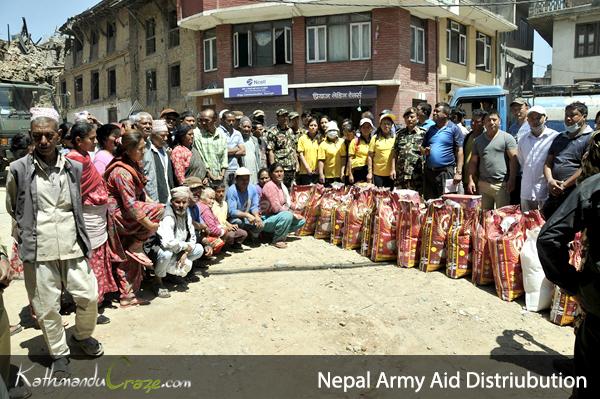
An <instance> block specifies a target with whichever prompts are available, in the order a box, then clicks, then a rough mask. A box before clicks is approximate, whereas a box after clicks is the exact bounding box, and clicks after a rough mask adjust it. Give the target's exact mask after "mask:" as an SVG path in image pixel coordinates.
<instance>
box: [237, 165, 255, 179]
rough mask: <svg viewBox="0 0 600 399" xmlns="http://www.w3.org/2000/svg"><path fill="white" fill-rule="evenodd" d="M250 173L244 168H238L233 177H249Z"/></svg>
mask: <svg viewBox="0 0 600 399" xmlns="http://www.w3.org/2000/svg"><path fill="white" fill-rule="evenodd" d="M251 174H252V173H251V172H250V169H248V168H245V167H243V166H242V167H240V168H238V169H237V170H236V171H235V177H238V176H250V175H251Z"/></svg>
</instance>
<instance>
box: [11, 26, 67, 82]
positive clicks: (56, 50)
mask: <svg viewBox="0 0 600 399" xmlns="http://www.w3.org/2000/svg"><path fill="white" fill-rule="evenodd" d="M64 56H65V36H63V35H61V34H59V33H55V34H54V35H53V36H51V37H50V38H49V39H48V40H46V41H44V42H43V43H39V44H36V43H34V42H33V41H32V40H31V35H29V33H28V32H27V27H26V25H25V24H24V25H23V29H22V30H21V33H20V34H19V35H17V36H16V37H14V38H13V40H11V41H10V42H8V41H5V40H0V80H11V81H25V82H32V83H34V82H35V83H44V82H45V83H48V84H51V85H53V86H54V85H55V84H56V82H57V79H58V76H59V75H60V73H61V72H62V70H63V68H64Z"/></svg>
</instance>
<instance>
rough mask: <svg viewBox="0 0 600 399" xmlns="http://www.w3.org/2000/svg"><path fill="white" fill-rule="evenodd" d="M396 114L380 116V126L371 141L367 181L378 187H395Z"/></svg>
mask: <svg viewBox="0 0 600 399" xmlns="http://www.w3.org/2000/svg"><path fill="white" fill-rule="evenodd" d="M395 119H396V118H395V116H394V114H391V113H385V114H383V115H381V116H380V117H379V128H377V132H375V136H373V138H371V142H370V143H369V156H368V158H367V165H368V167H369V173H368V174H367V181H368V182H369V183H373V184H375V185H376V186H377V187H389V188H390V189H392V190H393V189H394V180H393V179H392V178H391V177H390V175H391V174H392V157H391V154H392V149H393V148H394V137H392V126H394V120H395Z"/></svg>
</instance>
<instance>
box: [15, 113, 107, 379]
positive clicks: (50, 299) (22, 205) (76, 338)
mask: <svg viewBox="0 0 600 399" xmlns="http://www.w3.org/2000/svg"><path fill="white" fill-rule="evenodd" d="M30 112H31V115H32V116H31V131H30V134H31V138H32V141H33V143H34V151H33V153H32V154H29V155H27V156H25V157H23V158H21V159H19V160H17V161H14V162H13V163H11V164H10V170H9V172H8V177H7V183H6V207H7V210H8V213H9V214H10V215H11V216H12V217H13V219H15V221H16V223H17V231H18V235H19V242H20V246H19V255H20V257H21V260H22V261H23V265H24V274H25V288H26V290H27V295H28V297H29V300H30V302H31V304H32V306H33V309H34V311H35V314H36V316H37V319H38V322H39V325H40V328H41V330H42V333H43V334H44V339H45V341H46V344H47V345H48V352H49V353H50V355H51V356H52V357H53V359H54V362H53V370H54V373H55V374H56V375H60V374H62V375H63V376H68V375H69V354H70V352H69V347H68V346H67V339H66V334H65V329H64V327H63V323H62V318H61V315H60V313H59V311H60V298H61V291H62V289H63V288H64V289H65V290H66V291H68V292H69V293H71V295H72V296H73V299H74V300H75V303H76V305H77V315H76V317H75V328H74V331H73V342H74V343H75V344H77V345H78V346H79V347H80V348H81V349H82V350H83V352H84V353H85V354H87V355H89V356H100V355H102V354H103V353H104V350H103V348H102V345H101V344H100V343H99V342H98V341H97V340H95V339H94V338H92V336H91V335H92V333H93V332H94V328H95V326H96V318H97V316H98V303H97V298H98V287H97V282H96V277H95V276H94V273H93V271H92V269H91V268H90V266H89V265H88V262H87V259H86V258H88V257H89V255H90V249H91V246H90V242H89V239H88V235H87V232H86V229H85V222H84V220H83V212H82V204H81V192H80V187H81V173H82V165H81V164H80V163H78V162H76V161H71V160H69V159H67V158H65V157H64V156H62V155H60V154H59V152H58V151H57V149H56V145H57V143H58V140H59V136H58V120H59V116H58V113H57V112H56V111H55V110H54V109H50V108H33V109H31V111H30Z"/></svg>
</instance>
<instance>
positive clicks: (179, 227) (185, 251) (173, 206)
mask: <svg viewBox="0 0 600 399" xmlns="http://www.w3.org/2000/svg"><path fill="white" fill-rule="evenodd" d="M191 200H192V191H191V190H190V188H189V187H186V186H181V187H176V188H174V189H172V190H171V202H170V204H169V205H167V206H166V207H165V215H164V217H163V219H162V220H161V221H160V225H159V226H158V231H157V233H156V240H155V242H156V244H158V245H155V246H154V247H153V250H152V251H151V253H153V254H155V255H156V264H155V267H154V275H155V291H156V295H157V296H158V297H159V298H169V297H170V296H171V294H170V293H169V290H168V289H167V288H165V286H164V285H163V282H162V279H163V278H164V277H165V276H166V275H167V273H169V274H172V275H175V276H179V277H185V276H186V275H187V274H188V273H189V272H190V270H192V262H193V261H195V260H196V259H199V258H200V257H201V256H202V254H203V253H204V249H203V248H202V245H200V244H198V243H197V242H196V234H195V231H194V225H193V223H192V215H191V213H190V210H189V209H188V206H189V204H190V201H191Z"/></svg>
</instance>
